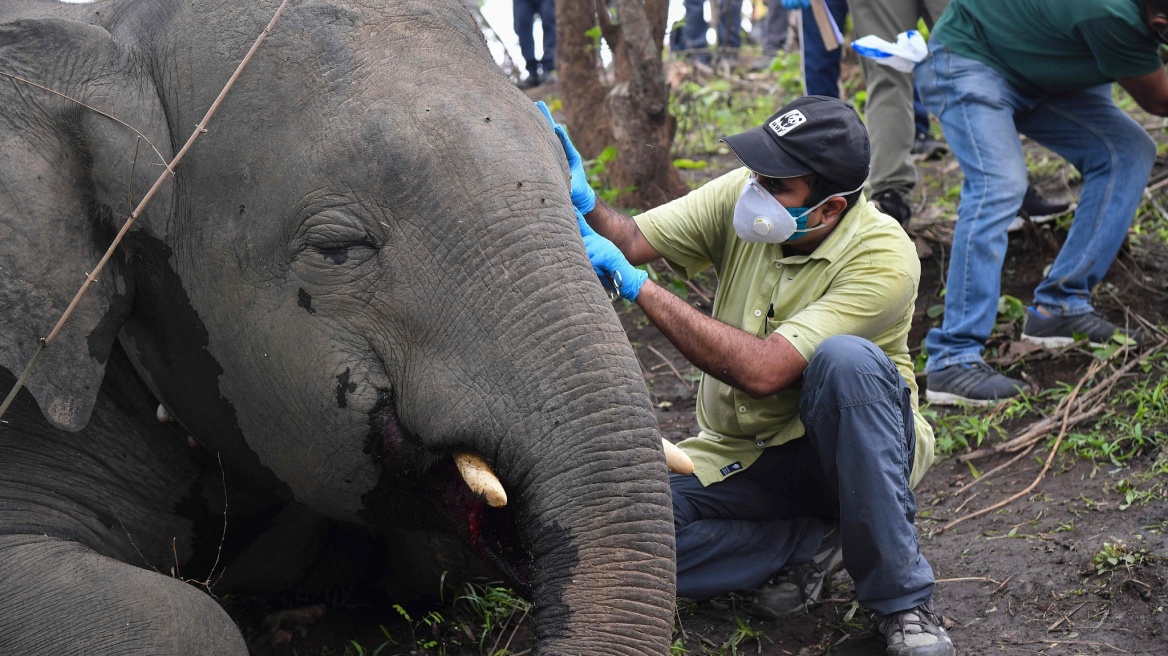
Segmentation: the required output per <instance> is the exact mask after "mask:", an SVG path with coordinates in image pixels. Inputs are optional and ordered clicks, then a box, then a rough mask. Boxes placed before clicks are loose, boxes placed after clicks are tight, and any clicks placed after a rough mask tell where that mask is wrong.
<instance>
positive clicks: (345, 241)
mask: <svg viewBox="0 0 1168 656" xmlns="http://www.w3.org/2000/svg"><path fill="white" fill-rule="evenodd" d="M301 239H302V248H303V250H304V251H305V252H306V253H307V254H309V255H312V254H314V253H315V254H317V255H318V256H319V257H320V258H321V260H322V261H324V262H327V263H331V264H334V265H341V264H345V263H346V262H349V261H350V260H356V261H357V262H364V261H366V260H368V259H370V258H371V257H373V256H374V255H376V253H377V251H378V250H379V249H380V248H381V241H380V240H379V239H378V238H377V237H375V236H374V235H372V234H370V233H369V232H368V231H367V230H366V229H365V227H364V226H363V225H362V223H361V221H359V220H358V219H356V218H355V217H352V216H349V215H341V214H340V213H335V212H329V213H327V214H320V215H317V216H315V217H313V218H312V219H310V220H309V221H307V222H306V223H305V225H304V226H303V228H302V233H301Z"/></svg>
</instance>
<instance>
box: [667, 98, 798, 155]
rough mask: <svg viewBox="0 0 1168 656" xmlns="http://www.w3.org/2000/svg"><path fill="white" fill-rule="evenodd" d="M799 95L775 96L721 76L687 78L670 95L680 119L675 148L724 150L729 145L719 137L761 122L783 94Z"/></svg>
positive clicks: (694, 152) (704, 151) (709, 151)
mask: <svg viewBox="0 0 1168 656" xmlns="http://www.w3.org/2000/svg"><path fill="white" fill-rule="evenodd" d="M797 95H798V94H792V93H780V94H779V97H777V98H776V97H774V96H770V95H767V94H758V93H750V92H749V90H746V89H743V88H742V87H739V86H736V85H733V84H731V83H730V81H728V80H722V79H714V80H711V81H710V82H709V83H708V84H704V85H703V84H699V83H697V82H694V81H692V80H686V81H685V82H682V83H681V86H680V87H679V88H678V90H677V92H676V93H674V94H673V95H672V96H671V97H670V99H669V111H670V113H671V114H673V116H674V117H675V118H676V119H677V132H676V134H675V136H674V139H673V152H675V153H680V154H686V155H702V154H714V153H719V152H725V148H726V146H725V145H723V144H722V143H720V142H719V141H718V139H719V138H721V137H724V136H726V135H728V134H736V133H738V132H742V131H744V130H747V129H749V128H752V127H756V126H758V125H761V124H762V122H763V121H765V120H766V118H767V117H768V116H770V115H771V114H773V113H774V111H775V110H776V109H778V108H779V107H781V106H782V104H783V102H782V99H783V98H785V97H792V98H793V97H795V96H797Z"/></svg>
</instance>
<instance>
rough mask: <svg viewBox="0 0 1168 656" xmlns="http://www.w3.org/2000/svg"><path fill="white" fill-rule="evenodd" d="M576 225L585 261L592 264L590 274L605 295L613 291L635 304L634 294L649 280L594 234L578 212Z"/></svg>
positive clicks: (618, 252)
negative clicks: (586, 253) (582, 243)
mask: <svg viewBox="0 0 1168 656" xmlns="http://www.w3.org/2000/svg"><path fill="white" fill-rule="evenodd" d="M576 222H577V223H578V224H579V226H580V235H581V236H582V237H583V238H584V248H585V249H586V250H587V251H588V261H589V262H591V263H592V270H593V271H595V272H596V275H597V277H599V278H600V282H601V284H603V285H604V288H605V289H607V290H609V291H612V290H614V289H615V290H616V293H618V294H620V296H621V298H625V299H628V300H630V301H635V300H637V294H640V293H641V287H642V286H643V285H644V284H645V281H646V280H648V279H649V274H648V273H646V272H644V271H642V270H640V269H638V268H637V267H635V266H633V265H631V264H629V261H628V259H626V258H625V256H624V253H621V252H620V249H619V248H617V247H616V245H615V244H613V243H612V242H611V241H609V240H607V239H605V238H604V237H601V236H600V235H598V234H596V232H595V231H594V230H593V229H592V228H591V227H590V226H589V225H588V223H587V222H586V221H585V220H584V215H583V214H581V213H580V211H579V210H577V211H576Z"/></svg>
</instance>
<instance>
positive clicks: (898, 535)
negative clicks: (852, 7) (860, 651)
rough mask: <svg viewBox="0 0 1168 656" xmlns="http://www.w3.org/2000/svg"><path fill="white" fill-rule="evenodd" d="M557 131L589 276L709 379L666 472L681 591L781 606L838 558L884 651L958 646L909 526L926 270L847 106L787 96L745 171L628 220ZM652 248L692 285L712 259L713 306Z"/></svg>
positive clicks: (808, 589)
mask: <svg viewBox="0 0 1168 656" xmlns="http://www.w3.org/2000/svg"><path fill="white" fill-rule="evenodd" d="M549 120H550V116H549ZM556 132H557V134H559V136H560V138H561V141H562V142H563V145H564V149H565V151H566V153H567V156H568V160H569V164H570V166H571V168H572V200H573V204H574V205H575V206H576V209H577V211H578V213H579V214H580V215H582V217H581V220H580V228H581V232H582V233H583V237H584V242H585V246H586V247H587V250H588V255H589V258H590V259H591V261H592V265H593V268H594V269H596V270H597V273H598V274H599V275H600V276H601V280H602V281H603V282H604V283H605V284H606V286H609V287H610V288H612V289H615V290H616V291H618V292H619V293H620V295H621V296H623V297H624V298H626V299H629V300H631V301H635V302H636V303H637V305H638V306H640V308H641V309H642V310H643V311H644V313H645V315H646V316H648V317H649V319H650V320H651V321H652V322H653V324H654V325H655V326H656V327H657V328H658V329H659V330H660V331H661V332H662V333H663V334H664V335H665V336H666V337H668V338H669V340H670V341H671V342H672V343H673V344H674V345H675V346H676V347H677V348H678V350H680V351H681V352H682V353H683V354H684V355H685V356H686V357H687V358H688V359H689V360H690V361H691V362H693V364H694V365H695V366H696V367H698V368H699V369H701V370H702V372H704V373H703V376H702V380H701V385H700V387H699V392H698V401H697V419H698V424H699V426H700V428H701V432H700V433H699V434H698V436H697V437H694V438H691V439H689V440H686V441H684V442H682V443H681V445H680V446H681V448H682V449H683V450H684V451H685V452H686V453H687V454H689V456H690V457H691V458H692V459H693V461H694V464H695V467H696V470H695V473H694V474H693V475H686V476H681V475H676V474H674V475H672V476H671V480H670V483H671V486H672V491H673V503H674V523H675V528H676V530H677V559H678V562H677V582H678V594H679V596H682V597H689V598H693V599H705V598H708V597H712V596H714V595H718V594H722V593H726V592H730V591H750V590H755V591H756V593H755V598H754V609H755V612H756V613H757V614H759V615H761V616H763V617H767V618H774V617H778V616H782V615H788V614H793V613H797V612H799V611H801V610H803V609H805V608H806V607H807V606H808V605H809V604H810V603H813V602H815V601H817V600H818V599H819V598H820V595H821V594H822V590H823V587H824V582H825V580H826V579H828V578H829V577H830V575H831V574H832V573H833V572H834V571H835V570H837V569H838V568H839V566H840V564H841V563H842V565H843V567H845V568H846V569H847V571H848V573H849V574H850V575H851V577H852V579H853V580H854V581H855V584H856V594H857V596H858V597H859V601H860V603H861V604H863V605H864V606H865V607H866V608H868V609H869V610H871V611H872V612H874V613H875V614H876V615H877V616H878V630H879V631H880V632H882V633H883V635H884V637H885V639H886V641H887V644H888V653H890V654H895V655H898V656H905V655H911V656H926V655H928V656H933V655H950V654H953V653H954V649H953V644H952V642H951V641H950V639H949V636H948V635H947V634H946V632H945V629H944V628H942V627H941V625H940V624H941V622H940V619H939V618H938V616H937V615H936V614H935V613H934V611H933V606H932V593H933V572H932V569H931V568H930V567H929V564H928V562H926V561H925V558H924V556H922V555H921V553H920V546H919V543H918V540H917V533H916V530H915V528H914V527H913V519H914V517H915V514H916V502H915V500H914V497H913V492H912V485H913V484H915V483H916V482H917V481H919V480H920V478H921V476H922V475H923V474H924V472H925V470H926V469H927V468H928V467H929V465H930V464H931V463H932V460H933V433H932V430H931V429H930V428H929V425H928V424H927V423H926V422H925V420H924V419H923V418H922V417H921V415H920V413H919V411H918V409H917V387H916V383H915V381H914V376H913V366H912V361H911V358H910V357H909V352H908V343H907V338H908V331H909V324H910V321H911V320H912V316H913V306H914V302H915V299H916V293H917V284H918V281H919V279H920V263H919V261H918V260H917V256H916V252H915V249H914V247H913V244H912V243H911V242H910V241H909V239H908V237H907V236H906V235H905V233H904V231H903V230H902V229H901V228H900V226H899V225H898V224H897V223H896V221H894V220H893V219H891V218H890V217H888V216H885V215H884V214H881V213H880V212H879V211H878V210H877V209H876V207H875V206H874V205H873V204H872V203H871V202H869V201H868V200H866V199H865V197H864V196H863V194H862V192H861V189H862V188H863V186H864V183H865V180H866V179H867V177H868V168H869V161H870V148H869V142H868V134H867V131H866V130H865V128H864V126H863V124H862V123H861V122H860V118H859V116H857V114H856V112H855V110H854V109H852V107H851V106H849V105H847V104H845V103H843V102H841V101H839V100H836V99H833V98H826V97H821V96H809V97H804V98H800V99H798V100H795V101H794V102H792V103H790V104H789V105H787V106H786V107H783V108H782V109H781V110H779V112H778V113H776V114H775V115H774V116H772V117H771V119H770V120H768V121H767V123H766V124H765V125H762V126H760V127H757V128H754V129H752V130H748V131H747V132H744V133H742V134H738V135H735V136H731V137H726V138H725V139H724V141H725V143H726V144H727V145H728V146H729V147H730V148H731V150H733V152H734V154H735V155H736V156H737V157H738V159H740V160H741V161H742V163H743V165H744V166H743V168H740V169H738V170H736V171H733V172H731V173H728V174H726V175H724V176H722V177H720V178H718V179H716V180H714V181H712V182H710V183H708V184H706V185H705V186H703V187H702V188H700V189H698V190H696V191H694V192H692V193H690V194H689V195H687V196H685V197H684V198H681V199H678V200H676V201H673V202H671V203H668V204H666V205H663V206H661V207H658V208H656V209H653V210H651V211H649V212H646V213H644V214H642V215H640V216H638V217H637V218H636V219H635V220H634V219H631V218H629V217H627V216H624V215H623V214H621V213H619V212H616V211H614V210H613V209H611V208H609V207H607V206H606V205H604V204H603V203H599V202H597V201H596V197H595V194H594V193H593V191H592V190H591V189H590V188H589V187H588V183H587V180H586V178H585V175H584V171H583V168H582V166H581V165H580V157H579V154H577V153H576V150H575V148H574V147H573V146H572V144H571V142H570V141H569V140H568V138H567V135H566V133H565V132H564V130H563V128H562V127H559V126H557V127H556ZM584 219H586V221H585V220H584ZM661 257H664V258H665V260H666V261H667V262H668V263H669V265H670V266H671V267H673V269H674V270H675V271H676V272H677V273H678V274H679V275H682V276H687V277H688V276H692V275H694V274H697V273H699V272H701V271H703V270H705V269H706V268H707V267H710V266H713V267H714V269H715V270H716V271H717V274H718V280H719V288H718V292H717V298H716V301H715V303H714V308H713V317H709V316H706V315H704V314H702V313H701V312H699V311H697V310H696V309H694V308H693V307H691V306H690V305H688V304H687V303H686V302H685V301H683V300H682V299H680V298H678V297H677V296H675V295H673V294H672V293H670V292H669V291H667V290H665V289H664V288H662V287H659V286H657V285H655V284H654V283H652V282H649V281H648V280H647V274H646V273H645V272H644V271H641V270H639V269H636V268H634V265H637V264H642V263H646V262H650V261H652V260H655V259H657V258H661Z"/></svg>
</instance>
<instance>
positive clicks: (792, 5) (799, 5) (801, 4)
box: [783, 0, 811, 9]
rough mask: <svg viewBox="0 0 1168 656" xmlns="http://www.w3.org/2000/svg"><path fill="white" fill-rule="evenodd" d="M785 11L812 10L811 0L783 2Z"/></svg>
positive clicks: (787, 0) (786, 0)
mask: <svg viewBox="0 0 1168 656" xmlns="http://www.w3.org/2000/svg"><path fill="white" fill-rule="evenodd" d="M783 8H784V9H810V8H811V0H783Z"/></svg>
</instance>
